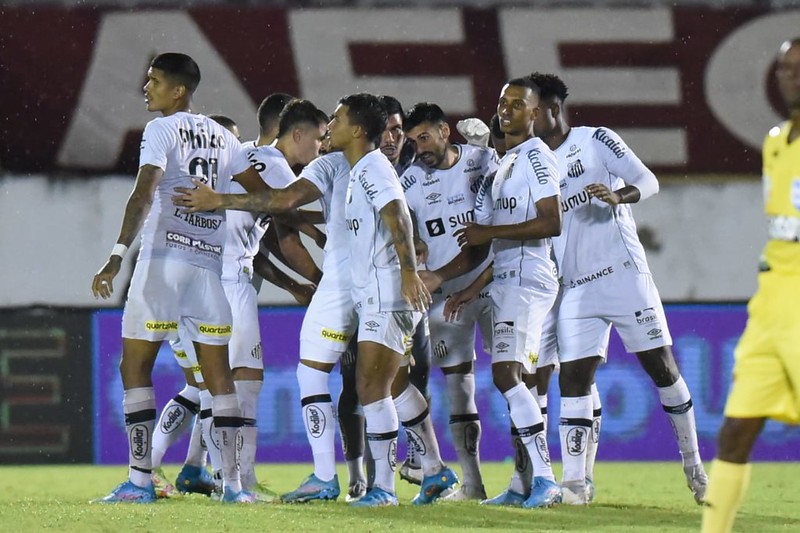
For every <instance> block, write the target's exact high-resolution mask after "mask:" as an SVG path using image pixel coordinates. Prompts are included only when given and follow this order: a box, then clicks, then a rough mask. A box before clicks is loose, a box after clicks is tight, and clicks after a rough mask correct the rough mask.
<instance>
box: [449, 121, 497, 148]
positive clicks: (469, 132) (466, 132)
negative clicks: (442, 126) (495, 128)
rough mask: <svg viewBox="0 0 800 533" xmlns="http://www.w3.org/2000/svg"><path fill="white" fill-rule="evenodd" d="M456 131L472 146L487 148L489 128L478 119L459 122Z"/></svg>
mask: <svg viewBox="0 0 800 533" xmlns="http://www.w3.org/2000/svg"><path fill="white" fill-rule="evenodd" d="M456 129H457V130H458V133H460V134H461V135H462V136H463V137H464V138H465V139H466V140H467V143H469V144H471V145H473V146H481V147H483V148H486V147H487V146H489V126H487V125H486V124H485V123H484V122H483V121H482V120H481V119H479V118H465V119H464V120H459V121H458V123H457V124H456Z"/></svg>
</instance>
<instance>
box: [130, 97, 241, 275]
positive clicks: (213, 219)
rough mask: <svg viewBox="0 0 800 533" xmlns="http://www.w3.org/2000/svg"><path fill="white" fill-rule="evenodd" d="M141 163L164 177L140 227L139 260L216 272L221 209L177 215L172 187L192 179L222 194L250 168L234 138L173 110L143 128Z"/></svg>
mask: <svg viewBox="0 0 800 533" xmlns="http://www.w3.org/2000/svg"><path fill="white" fill-rule="evenodd" d="M144 165H154V166H157V167H159V168H161V169H162V170H163V171H164V175H163V177H162V178H161V181H160V182H159V183H158V186H157V187H156V191H155V195H154V197H153V205H152V206H151V207H150V212H149V213H148V215H147V218H146V219H145V221H144V225H143V227H142V237H141V239H142V244H141V249H140V251H139V260H140V261H141V260H145V259H174V260H177V261H183V262H186V263H190V264H193V265H196V266H199V267H202V268H207V269H210V270H213V271H215V272H217V273H221V271H222V250H223V247H224V244H225V212H224V211H220V212H215V213H194V214H187V213H182V212H181V211H182V210H181V208H179V207H175V206H173V205H172V197H173V196H174V195H175V191H174V189H175V187H193V186H194V185H193V184H192V182H191V179H192V178H199V179H200V180H202V181H203V182H204V183H206V184H207V185H209V186H211V187H212V188H214V189H215V190H218V191H220V192H228V187H229V182H230V177H231V176H232V175H236V174H239V173H241V172H244V171H245V170H247V167H249V166H250V162H249V161H248V160H247V154H246V153H245V151H244V149H243V148H242V145H241V144H240V143H239V140H238V139H236V137H234V136H233V135H232V134H231V133H230V132H229V131H228V130H226V129H225V128H223V127H222V126H220V125H219V124H217V123H216V122H214V121H213V120H211V119H209V118H208V117H205V116H203V115H195V114H192V113H186V112H179V113H175V114H174V115H170V116H168V117H160V118H157V119H155V120H152V121H150V122H148V123H147V126H145V129H144V134H143V135H142V144H141V153H140V156H139V166H140V167H141V166H144Z"/></svg>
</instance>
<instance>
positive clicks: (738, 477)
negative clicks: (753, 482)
mask: <svg viewBox="0 0 800 533" xmlns="http://www.w3.org/2000/svg"><path fill="white" fill-rule="evenodd" d="M751 468H752V467H751V465H750V463H746V464H743V465H742V464H736V463H728V462H726V461H721V460H719V459H716V460H715V461H714V464H713V466H712V467H711V476H710V477H709V479H708V489H707V490H706V497H705V509H704V510H703V528H702V533H728V532H729V531H731V529H733V521H734V519H735V518H736V512H737V511H738V510H739V506H740V505H741V503H742V499H743V498H744V494H745V492H746V491H747V486H748V485H749V484H750V470H751Z"/></svg>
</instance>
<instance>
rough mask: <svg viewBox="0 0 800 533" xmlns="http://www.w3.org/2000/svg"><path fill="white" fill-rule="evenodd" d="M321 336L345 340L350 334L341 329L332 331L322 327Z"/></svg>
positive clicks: (340, 340) (337, 340) (347, 339)
mask: <svg viewBox="0 0 800 533" xmlns="http://www.w3.org/2000/svg"><path fill="white" fill-rule="evenodd" d="M321 335H322V338H323V339H329V340H332V341H336V342H347V341H349V340H350V335H348V334H347V333H342V332H341V331H334V330H332V329H328V328H322V333H321Z"/></svg>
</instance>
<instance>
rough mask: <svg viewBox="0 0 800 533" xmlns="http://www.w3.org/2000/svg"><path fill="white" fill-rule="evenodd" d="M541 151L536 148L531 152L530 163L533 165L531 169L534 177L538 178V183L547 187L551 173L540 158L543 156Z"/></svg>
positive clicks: (529, 155) (529, 153) (529, 154)
mask: <svg viewBox="0 0 800 533" xmlns="http://www.w3.org/2000/svg"><path fill="white" fill-rule="evenodd" d="M541 153H542V152H541V150H539V149H538V148H534V149H533V150H531V151H529V152H528V154H527V156H528V162H529V163H530V164H531V169H532V170H533V174H534V176H536V181H538V182H539V185H547V182H548V181H549V178H550V172H549V171H548V169H547V166H545V164H544V163H542V162H541V160H540V159H539V156H540V155H541Z"/></svg>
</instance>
